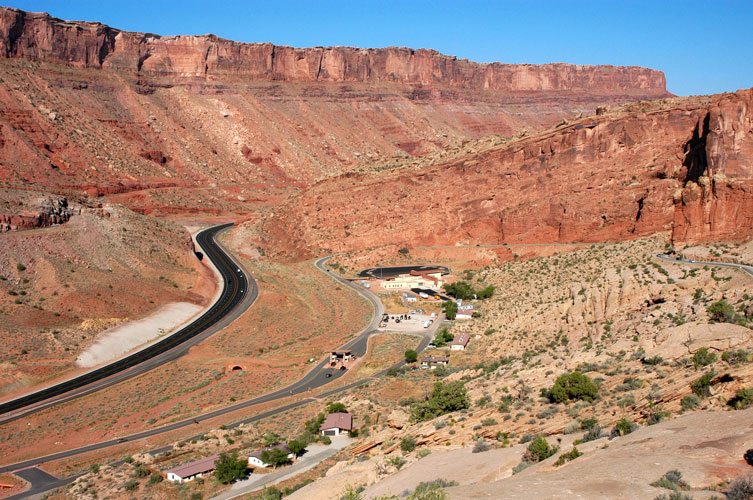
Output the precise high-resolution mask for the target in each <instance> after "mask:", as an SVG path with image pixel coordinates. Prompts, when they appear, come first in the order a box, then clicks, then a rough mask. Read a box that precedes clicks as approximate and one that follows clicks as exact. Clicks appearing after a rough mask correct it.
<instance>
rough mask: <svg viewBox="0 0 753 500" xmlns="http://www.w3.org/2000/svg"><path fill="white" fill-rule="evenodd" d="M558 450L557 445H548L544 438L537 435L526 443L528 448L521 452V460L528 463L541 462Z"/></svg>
mask: <svg viewBox="0 0 753 500" xmlns="http://www.w3.org/2000/svg"><path fill="white" fill-rule="evenodd" d="M558 450H559V447H556V446H549V442H547V440H546V439H544V438H543V437H541V436H538V437H536V439H534V440H533V441H531V444H529V445H528V449H527V450H526V452H525V453H524V454H523V461H524V462H528V463H536V462H541V461H542V460H546V459H547V458H549V457H551V456H552V455H554V454H555V453H557V451H558Z"/></svg>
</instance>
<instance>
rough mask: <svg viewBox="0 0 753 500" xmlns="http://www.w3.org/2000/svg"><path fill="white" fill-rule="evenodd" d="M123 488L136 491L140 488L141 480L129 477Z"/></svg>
mask: <svg viewBox="0 0 753 500" xmlns="http://www.w3.org/2000/svg"><path fill="white" fill-rule="evenodd" d="M123 489H124V490H126V491H136V490H137V489H139V482H138V481H136V480H135V479H129V480H128V481H126V482H125V483H123Z"/></svg>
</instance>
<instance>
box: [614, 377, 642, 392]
mask: <svg viewBox="0 0 753 500" xmlns="http://www.w3.org/2000/svg"><path fill="white" fill-rule="evenodd" d="M641 387H643V381H642V380H639V379H637V378H635V377H627V378H625V380H623V381H622V383H621V384H618V385H617V387H615V388H614V390H615V391H617V392H627V391H634V390H636V389H640V388H641Z"/></svg>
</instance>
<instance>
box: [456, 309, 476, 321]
mask: <svg viewBox="0 0 753 500" xmlns="http://www.w3.org/2000/svg"><path fill="white" fill-rule="evenodd" d="M472 317H473V308H470V309H458V312H457V313H455V319H471V318H472Z"/></svg>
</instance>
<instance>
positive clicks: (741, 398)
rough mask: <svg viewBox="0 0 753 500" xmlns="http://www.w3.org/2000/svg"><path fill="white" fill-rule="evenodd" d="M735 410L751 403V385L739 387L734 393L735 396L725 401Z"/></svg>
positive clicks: (752, 396) (752, 392) (752, 397)
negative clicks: (744, 387) (743, 387)
mask: <svg viewBox="0 0 753 500" xmlns="http://www.w3.org/2000/svg"><path fill="white" fill-rule="evenodd" d="M727 404H728V405H729V406H731V407H732V408H734V409H735V410H742V409H744V408H747V407H749V406H750V405H752V404H753V387H749V388H747V389H739V390H738V391H737V392H736V393H735V397H734V398H732V399H730V400H729V403H727Z"/></svg>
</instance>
